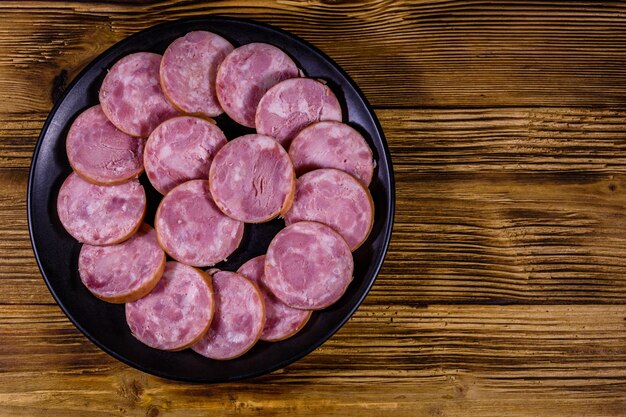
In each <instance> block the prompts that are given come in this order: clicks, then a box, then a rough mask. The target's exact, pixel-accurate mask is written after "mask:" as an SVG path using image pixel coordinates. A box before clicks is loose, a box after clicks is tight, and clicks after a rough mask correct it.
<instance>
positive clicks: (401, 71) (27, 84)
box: [0, 0, 626, 113]
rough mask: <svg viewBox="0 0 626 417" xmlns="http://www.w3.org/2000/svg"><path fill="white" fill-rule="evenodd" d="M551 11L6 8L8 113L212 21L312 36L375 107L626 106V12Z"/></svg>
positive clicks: (1, 85) (328, 4) (447, 5)
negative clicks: (152, 37) (175, 32)
mask: <svg viewBox="0 0 626 417" xmlns="http://www.w3.org/2000/svg"><path fill="white" fill-rule="evenodd" d="M547 3H548V2H541V1H536V2H520V1H503V2H498V3H497V4H493V3H489V2H478V1H454V0H453V1H420V2H412V1H397V2H395V1H394V2H391V1H365V0H361V1H349V2H342V1H279V2H274V1H268V0H263V1H259V2H245V1H234V0H230V1H220V2H209V3H198V2H188V1H162V2H154V3H151V4H139V5H124V4H121V2H119V3H118V2H115V3H107V2H80V3H71V2H49V3H48V2H32V3H31V2H28V3H27V4H24V2H21V1H3V2H0V22H3V23H2V26H3V27H4V29H3V32H4V33H6V35H5V36H4V38H3V41H2V43H1V44H0V72H1V73H2V74H4V76H3V77H2V79H0V95H1V96H2V97H3V100H0V111H1V112H11V113H12V112H30V111H34V110H36V111H43V112H46V111H48V109H49V107H50V103H51V97H53V96H57V95H58V91H59V89H60V87H62V85H64V84H65V83H66V82H67V80H68V79H70V78H71V77H72V76H73V75H75V74H76V73H77V71H78V70H79V69H80V68H81V67H83V66H84V65H86V64H87V63H88V62H89V61H90V60H91V59H92V58H93V57H94V56H95V55H96V54H98V53H99V52H102V51H104V50H105V49H106V48H108V47H109V46H110V45H111V44H112V43H114V42H116V41H119V40H121V39H123V38H124V37H125V36H127V35H128V34H130V33H133V32H136V31H137V30H139V29H142V28H145V27H148V26H151V25H153V24H155V23H160V22H163V21H168V20H174V19H178V18H181V17H187V16H199V15H207V14H220V15H228V16H238V17H248V18H256V19H259V20H261V21H264V22H267V23H272V24H276V25H278V26H280V27H282V28H284V29H287V30H289V31H292V32H293V33H295V34H297V35H300V36H302V37H303V38H305V39H307V40H308V41H310V42H312V43H313V44H315V45H316V46H318V47H320V48H322V49H323V50H324V51H325V52H326V53H328V54H329V55H330V56H331V57H332V58H334V59H335V60H336V61H337V62H338V63H339V64H341V65H342V66H343V67H344V68H345V69H346V70H347V71H348V73H349V74H350V75H351V76H352V77H354V79H355V80H356V81H357V83H358V84H359V85H360V86H361V88H362V89H363V90H364V92H365V93H366V95H367V97H368V99H369V100H370V101H371V102H372V103H373V104H374V105H376V106H387V107H412V106H431V107H433V106H437V107H439V106H446V107H451V106H454V107H470V106H479V107H482V106H488V107H491V106H604V107H606V106H623V103H624V99H625V98H626V93H625V91H624V89H623V88H622V86H623V85H624V84H625V83H626V59H625V58H624V57H625V52H626V51H625V47H624V45H625V44H626V30H625V29H626V22H625V21H624V17H623V16H624V13H625V12H626V4H624V3H621V2H613V3H606V4H605V3H600V2H593V1H587V2H582V1H558V2H554V3H553V4H547ZM42 87H43V88H42Z"/></svg>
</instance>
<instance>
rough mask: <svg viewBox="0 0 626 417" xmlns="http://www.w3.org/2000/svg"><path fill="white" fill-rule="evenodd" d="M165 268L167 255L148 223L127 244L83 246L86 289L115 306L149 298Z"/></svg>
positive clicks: (81, 257)
mask: <svg viewBox="0 0 626 417" xmlns="http://www.w3.org/2000/svg"><path fill="white" fill-rule="evenodd" d="M164 268H165V252H163V249H161V247H160V246H159V243H158V242H157V238H156V232H155V231H154V229H153V228H151V227H150V226H148V225H147V224H145V223H144V224H143V225H142V226H141V227H140V228H139V230H138V231H137V233H135V234H134V235H133V236H132V237H131V238H130V239H128V240H127V241H125V242H123V243H119V244H117V245H110V246H92V245H83V247H82V248H81V250H80V255H79V257H78V272H79V274H80V279H81V281H82V282H83V284H84V285H85V287H87V289H88V290H89V291H91V293H92V294H93V295H95V296H96V297H98V298H100V299H102V300H104V301H108V302H111V303H127V302H129V301H135V300H137V299H139V298H141V297H143V296H144V295H146V294H148V293H149V292H150V291H151V290H152V289H153V288H154V286H155V285H156V284H157V282H159V279H160V278H161V275H162V274H163V269H164Z"/></svg>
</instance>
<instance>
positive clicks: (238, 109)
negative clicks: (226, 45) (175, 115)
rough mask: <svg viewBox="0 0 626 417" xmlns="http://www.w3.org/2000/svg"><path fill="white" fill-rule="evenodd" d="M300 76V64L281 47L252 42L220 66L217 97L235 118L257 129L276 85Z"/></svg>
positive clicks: (229, 114) (231, 116)
mask: <svg viewBox="0 0 626 417" xmlns="http://www.w3.org/2000/svg"><path fill="white" fill-rule="evenodd" d="M299 75H300V74H299V71H298V67H296V64H295V63H294V62H293V61H292V60H291V58H289V56H288V55H287V54H286V53H284V52H283V51H281V50H280V49H278V48H277V47H275V46H272V45H268V44H266V43H249V44H247V45H243V46H241V47H239V48H237V49H235V50H234V51H233V52H231V53H230V54H229V55H228V56H227V57H226V58H225V59H224V61H222V63H221V64H220V66H219V68H218V70H217V80H216V82H215V86H216V90H217V98H218V99H219V102H220V104H221V105H222V108H223V109H224V111H225V112H226V114H228V116H230V118H231V119H233V120H234V121H236V122H237V123H239V124H241V125H244V126H247V127H254V114H255V112H256V108H257V105H258V103H259V100H261V97H263V94H265V92H266V91H267V90H268V89H269V88H270V87H272V86H273V85H274V84H276V83H278V82H280V81H282V80H286V79H288V78H294V77H298V76H299Z"/></svg>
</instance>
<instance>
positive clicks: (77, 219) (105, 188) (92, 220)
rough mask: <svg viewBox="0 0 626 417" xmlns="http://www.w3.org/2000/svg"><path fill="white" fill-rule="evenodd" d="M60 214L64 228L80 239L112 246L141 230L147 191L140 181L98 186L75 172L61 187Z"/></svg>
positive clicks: (59, 197)
mask: <svg viewBox="0 0 626 417" xmlns="http://www.w3.org/2000/svg"><path fill="white" fill-rule="evenodd" d="M57 213H58V215H59V220H61V223H62V224H63V227H65V230H67V232H68V233H69V234H70V235H72V237H74V239H76V240H78V241H79V242H82V243H87V244H90V245H111V244H113V243H119V242H122V241H124V240H126V239H128V238H129V237H131V236H132V235H133V234H134V233H135V232H136V231H137V229H139V226H141V222H142V221H143V217H144V215H145V213H146V194H145V192H144V189H143V186H142V185H141V184H139V181H137V180H131V181H129V182H125V183H123V184H120V185H95V184H91V183H89V182H87V181H85V180H83V179H82V178H80V177H79V176H78V175H76V174H75V173H73V172H72V173H71V174H70V175H69V176H68V177H67V178H66V179H65V181H64V182H63V185H61V189H60V190H59V196H58V197H57Z"/></svg>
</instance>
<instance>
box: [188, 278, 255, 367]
mask: <svg viewBox="0 0 626 417" xmlns="http://www.w3.org/2000/svg"><path fill="white" fill-rule="evenodd" d="M213 290H214V291H215V317H214V318H213V322H212V323H211V327H210V328H209V330H208V331H207V332H206V334H205V335H204V336H203V337H202V338H201V339H200V340H199V341H198V343H196V344H195V345H193V346H192V347H191V348H192V349H193V350H194V351H196V352H198V353H199V354H201V355H203V356H206V357H207V358H211V359H218V360H226V359H234V358H236V357H239V356H241V355H243V354H244V353H246V352H247V351H248V350H250V349H251V348H252V346H254V344H255V343H256V342H257V340H259V337H260V336H261V331H262V330H263V325H264V324H265V306H264V305H263V297H262V296H261V293H260V291H259V288H258V287H257V286H256V285H255V284H254V283H253V282H252V281H250V280H248V279H246V278H244V277H243V276H241V275H239V274H237V273H234V272H226V271H217V272H215V274H214V275H213Z"/></svg>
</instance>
